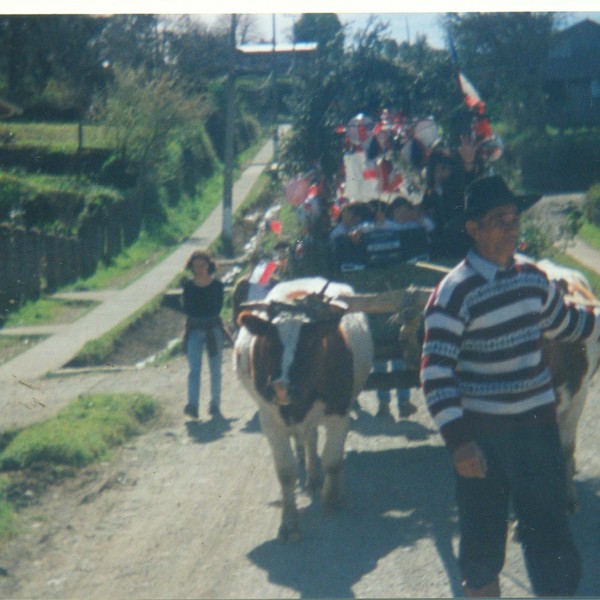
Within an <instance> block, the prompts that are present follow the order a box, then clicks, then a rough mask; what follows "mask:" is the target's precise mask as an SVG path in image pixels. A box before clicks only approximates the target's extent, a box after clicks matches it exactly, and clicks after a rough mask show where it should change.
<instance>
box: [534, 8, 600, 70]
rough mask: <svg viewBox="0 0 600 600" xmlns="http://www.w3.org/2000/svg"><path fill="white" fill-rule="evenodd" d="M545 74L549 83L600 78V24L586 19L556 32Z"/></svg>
mask: <svg viewBox="0 0 600 600" xmlns="http://www.w3.org/2000/svg"><path fill="white" fill-rule="evenodd" d="M542 74H543V77H544V79H545V80H546V81H552V80H575V79H600V24H599V23H596V22H595V21H592V20H590V19H585V20H584V21H580V22H579V23H576V24H575V25H572V26H571V27H568V28H567V29H563V30H562V31H560V32H558V33H556V34H555V35H554V36H553V38H552V40H551V42H550V48H549V50H548V56H547V58H546V61H545V63H544V65H543V69H542Z"/></svg>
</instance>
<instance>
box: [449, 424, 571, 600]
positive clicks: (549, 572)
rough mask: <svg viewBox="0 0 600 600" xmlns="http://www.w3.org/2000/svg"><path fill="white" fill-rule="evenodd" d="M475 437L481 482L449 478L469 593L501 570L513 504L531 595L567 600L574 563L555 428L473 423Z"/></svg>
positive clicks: (560, 455) (560, 457) (462, 567)
mask: <svg viewBox="0 0 600 600" xmlns="http://www.w3.org/2000/svg"><path fill="white" fill-rule="evenodd" d="M497 418H499V419H502V417H497ZM490 420H491V418H490ZM474 431H475V436H476V440H477V443H478V444H479V446H480V447H481V449H482V451H483V453H484V455H485V457H486V460H487V464H488V472H487V475H486V477H485V478H484V479H471V478H463V477H460V476H458V475H457V476H456V481H457V485H456V499H457V504H458V512H459V522H460V532H461V540H460V550H459V564H460V568H461V573H462V576H463V579H464V581H465V582H466V584H467V585H468V586H469V587H471V588H479V587H483V586H485V585H487V584H488V583H490V582H491V581H493V580H494V579H495V578H496V577H497V576H498V574H499V573H500V571H501V570H502V567H503V565H504V559H505V549H506V548H505V547H506V534H507V523H508V519H509V506H510V501H511V500H512V507H513V510H514V512H515V515H516V517H517V519H518V532H519V540H520V542H521V544H522V546H523V554H524V557H525V565H526V567H527V572H528V575H529V579H530V581H531V585H532V588H533V591H534V593H535V594H536V595H537V596H573V595H574V594H575V593H576V591H577V585H578V583H579V579H580V576H581V560H580V557H579V552H578V550H577V547H576V546H575V543H574V541H573V538H572V534H571V531H570V528H569V522H568V514H567V493H566V475H565V467H564V459H563V455H562V448H561V445H560V438H559V433H558V427H557V425H556V424H555V423H546V424H539V425H521V426H518V427H510V426H506V425H505V426H500V427H498V426H491V425H490V424H489V423H488V424H487V425H486V426H485V427H482V426H480V425H478V424H474Z"/></svg>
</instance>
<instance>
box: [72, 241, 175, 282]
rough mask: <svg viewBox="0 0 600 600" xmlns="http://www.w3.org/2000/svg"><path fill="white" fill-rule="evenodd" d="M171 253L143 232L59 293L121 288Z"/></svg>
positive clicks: (168, 248)
mask: <svg viewBox="0 0 600 600" xmlns="http://www.w3.org/2000/svg"><path fill="white" fill-rule="evenodd" d="M169 251H170V247H165V245H164V244H160V243H159V242H158V241H157V240H156V239H153V238H151V237H150V236H149V235H148V234H147V233H145V232H142V234H141V235H140V237H139V238H138V239H137V240H136V241H135V242H134V243H133V244H132V245H131V246H129V247H128V248H125V249H124V250H123V252H121V253H120V254H119V255H118V256H116V257H115V258H114V259H113V260H112V261H111V263H110V264H108V265H103V266H99V268H98V269H97V270H96V272H95V273H94V274H93V275H91V276H90V277H88V278H86V279H79V280H77V281H76V282H74V283H72V284H70V285H68V286H65V287H64V288H61V291H88V290H89V291H94V290H104V289H109V288H115V289H122V288H124V287H127V286H128V285H129V284H130V283H132V282H133V281H135V280H136V279H138V278H139V277H141V276H142V275H143V274H144V273H146V272H147V271H149V270H150V269H151V268H152V267H153V266H154V265H156V264H157V263H159V262H160V261H161V260H162V259H163V258H164V257H165V256H166V255H167V254H168V253H169Z"/></svg>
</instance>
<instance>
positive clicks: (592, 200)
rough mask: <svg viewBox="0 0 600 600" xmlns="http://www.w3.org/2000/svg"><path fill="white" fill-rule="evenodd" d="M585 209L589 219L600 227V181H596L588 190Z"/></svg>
mask: <svg viewBox="0 0 600 600" xmlns="http://www.w3.org/2000/svg"><path fill="white" fill-rule="evenodd" d="M584 211H585V216H586V218H587V220H588V221H590V223H592V224H594V225H596V226H597V227H600V183H596V184H595V185H593V186H592V187H590V189H589V190H588V191H587V193H586V195H585V202H584Z"/></svg>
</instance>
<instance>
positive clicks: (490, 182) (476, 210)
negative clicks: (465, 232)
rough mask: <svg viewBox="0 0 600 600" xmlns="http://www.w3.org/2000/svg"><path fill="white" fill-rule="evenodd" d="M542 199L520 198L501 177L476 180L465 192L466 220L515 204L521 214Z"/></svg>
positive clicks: (536, 197) (529, 195)
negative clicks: (499, 207) (505, 205)
mask: <svg viewBox="0 0 600 600" xmlns="http://www.w3.org/2000/svg"><path fill="white" fill-rule="evenodd" d="M540 198H541V195H540V194H528V195H524V196H518V195H516V194H513V192H511V191H510V189H509V188H508V186H507V185H506V183H505V182H504V179H502V177H500V176H499V175H490V176H487V177H480V178H479V179H476V180H475V181H474V182H473V183H471V185H469V186H468V187H467V189H466V190H465V212H464V218H465V220H469V219H478V218H479V217H482V216H483V215H485V214H486V213H487V212H488V211H490V210H492V209H493V208H496V207H498V206H503V205H504V204H514V205H515V206H516V207H517V209H518V210H519V212H523V211H524V210H527V209H528V208H530V207H531V206H533V205H534V204H535V203H536V202H537V201H538V200H539V199H540Z"/></svg>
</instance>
